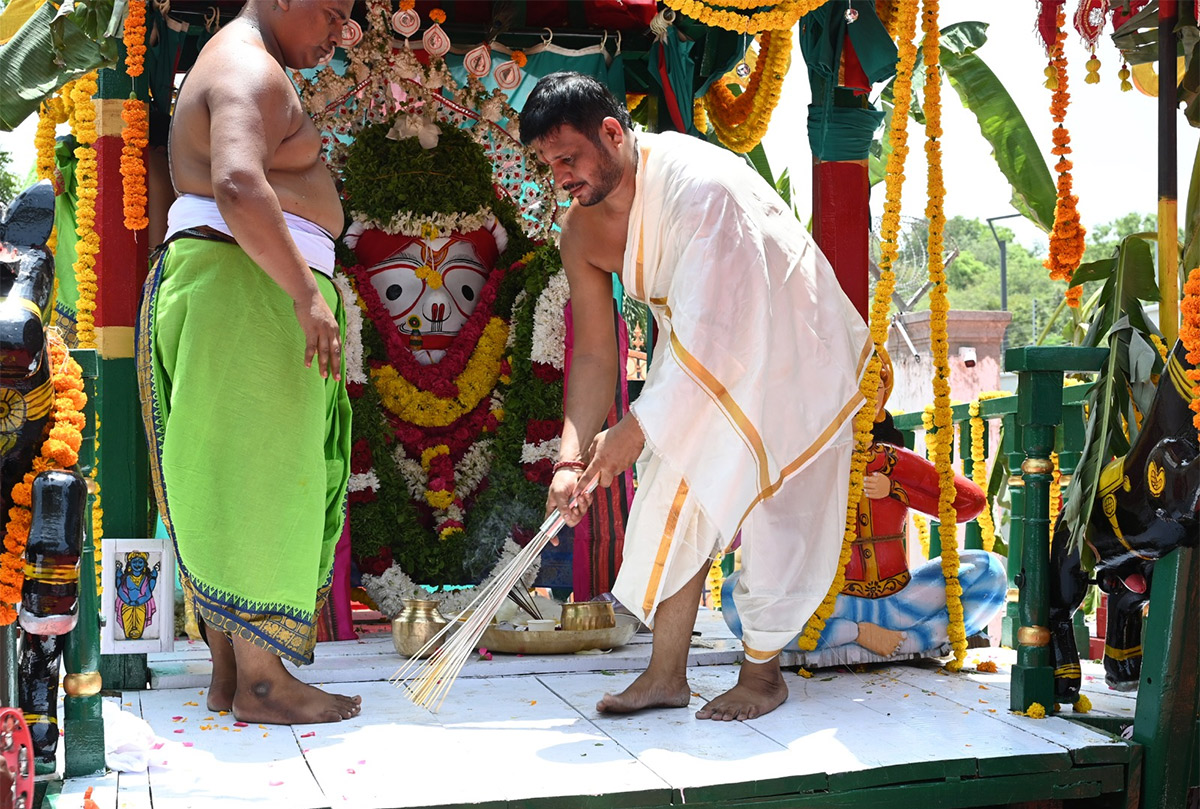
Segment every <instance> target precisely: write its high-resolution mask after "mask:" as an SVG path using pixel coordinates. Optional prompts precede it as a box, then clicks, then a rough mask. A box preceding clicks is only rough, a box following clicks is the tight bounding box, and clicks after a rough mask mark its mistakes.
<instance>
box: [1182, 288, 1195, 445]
mask: <svg viewBox="0 0 1200 809" xmlns="http://www.w3.org/2000/svg"><path fill="white" fill-rule="evenodd" d="M1179 311H1180V313H1181V314H1182V317H1181V318H1180V324H1179V339H1180V340H1182V341H1183V347H1184V348H1186V349H1187V361H1188V362H1190V363H1191V364H1192V366H1193V367H1192V368H1190V369H1188V371H1187V378H1188V379H1189V380H1191V383H1192V401H1191V403H1190V404H1189V405H1188V407H1190V408H1191V409H1192V412H1194V413H1195V414H1196V415H1194V416H1193V417H1192V425H1193V426H1194V427H1195V428H1196V432H1197V434H1200V267H1197V268H1195V269H1193V270H1192V271H1191V272H1190V273H1188V280H1187V283H1186V284H1184V286H1183V301H1182V302H1181V303H1180V305H1179Z"/></svg>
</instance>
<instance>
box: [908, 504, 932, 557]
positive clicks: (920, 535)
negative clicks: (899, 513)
mask: <svg viewBox="0 0 1200 809" xmlns="http://www.w3.org/2000/svg"><path fill="white" fill-rule="evenodd" d="M912 518H913V525H914V526H915V527H916V529H917V542H919V543H920V544H921V553H923V554H925V558H926V559H928V558H929V520H928V519H927V518H926V517H925V515H924V514H921V513H920V512H917V511H914V512H913V513H912Z"/></svg>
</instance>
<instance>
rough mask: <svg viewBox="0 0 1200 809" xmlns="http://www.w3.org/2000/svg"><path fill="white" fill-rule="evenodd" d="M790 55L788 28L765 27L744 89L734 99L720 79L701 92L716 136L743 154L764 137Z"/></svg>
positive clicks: (785, 73) (777, 102) (790, 40)
mask: <svg viewBox="0 0 1200 809" xmlns="http://www.w3.org/2000/svg"><path fill="white" fill-rule="evenodd" d="M791 55H792V32H791V30H789V29H781V30H773V31H767V32H765V33H763V35H762V53H761V54H759V58H758V61H757V62H756V64H755V66H754V67H755V69H754V75H753V77H752V78H751V79H750V83H749V84H748V85H747V86H746V91H745V92H744V93H742V94H741V95H740V96H738V97H737V98H736V99H735V98H734V97H733V93H731V92H730V91H729V88H728V87H726V86H725V83H724V82H723V81H715V82H713V83H712V86H711V87H709V90H708V92H707V93H705V95H704V103H705V107H706V108H707V110H708V116H709V119H710V120H711V121H712V125H713V129H714V130H716V133H717V137H718V138H719V139H720V141H721V143H723V144H725V146H726V147H728V148H729V149H731V150H733V151H735V152H738V153H739V154H745V153H746V152H749V151H750V150H751V149H753V148H754V147H755V146H757V145H758V144H759V142H760V141H761V140H762V139H763V135H765V134H766V133H767V126H768V125H769V124H770V123H771V115H772V114H773V113H774V112H775V107H776V106H778V105H779V98H780V95H781V93H782V92H783V80H784V77H786V76H787V71H788V66H789V64H790V60H791Z"/></svg>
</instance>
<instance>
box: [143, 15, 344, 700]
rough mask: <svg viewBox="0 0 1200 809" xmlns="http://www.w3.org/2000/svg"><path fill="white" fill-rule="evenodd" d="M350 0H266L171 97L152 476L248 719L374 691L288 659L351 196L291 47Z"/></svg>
mask: <svg viewBox="0 0 1200 809" xmlns="http://www.w3.org/2000/svg"><path fill="white" fill-rule="evenodd" d="M353 5H354V4H353V2H352V0H273V1H272V0H252V1H251V2H248V3H246V5H245V8H244V10H243V11H242V13H241V14H240V15H239V16H238V17H237V18H236V19H235V20H233V21H232V22H230V23H229V24H228V25H226V26H225V27H224V28H222V29H221V31H220V32H219V33H218V34H217V35H216V36H215V37H214V38H213V39H212V40H211V41H210V42H209V43H208V44H207V45H206V46H205V47H204V49H203V51H202V52H201V53H200V55H199V57H198V59H197V60H196V64H195V67H193V68H192V70H191V72H190V73H189V74H188V77H187V80H186V82H185V83H184V86H183V88H182V90H181V92H180V94H179V99H178V103H177V104H176V108H175V117H174V122H173V124H172V131H171V141H170V162H171V174H172V181H173V183H174V186H175V190H176V191H177V192H178V194H179V195H180V196H179V198H178V199H177V200H176V201H175V203H174V204H173V205H172V208H171V213H170V216H169V220H168V236H167V247H166V250H165V252H163V253H162V255H161V257H160V258H159V259H158V260H157V261H156V262H155V264H154V267H153V268H152V269H151V273H150V277H149V279H148V280H147V283H146V291H145V294H144V296H143V302H142V312H141V317H140V321H139V336H138V371H139V377H140V380H141V384H142V402H143V412H144V415H145V420H146V428H147V435H148V436H149V437H150V442H151V463H152V471H153V477H154V483H155V490H156V494H157V497H158V504H159V509H160V513H161V515H162V517H163V521H164V523H165V524H166V526H167V528H168V530H169V532H170V534H171V536H172V538H173V539H174V541H175V547H176V550H177V551H178V558H179V564H180V570H181V573H182V579H183V582H184V590H185V594H186V597H187V598H188V599H189V601H190V603H191V606H192V607H193V609H194V611H195V614H196V616H197V618H198V619H200V620H202V622H203V625H204V627H205V636H206V640H207V642H208V645H209V648H210V649H211V651H212V660H213V673H212V683H211V686H210V688H209V690H208V707H209V709H210V710H214V711H216V710H232V711H233V714H234V716H236V717H237V718H238V719H239V720H242V721H245V722H270V723H278V724H300V723H310V722H336V721H340V720H342V719H348V718H350V717H352V716H355V715H356V714H358V712H359V710H360V702H361V700H360V698H359V697H357V696H356V697H346V696H341V695H337V694H327V693H325V692H324V691H321V690H319V689H317V688H314V687H313V686H310V685H306V684H304V683H302V682H300V681H299V680H297V679H296V678H295V677H293V676H292V675H291V673H290V672H289V671H288V670H287V669H286V668H285V667H284V665H283V659H284V658H286V659H287V660H288V661H290V662H292V663H296V664H301V663H309V662H312V652H313V647H314V645H315V642H316V626H315V621H314V618H315V616H316V613H317V611H318V610H319V609H320V607H321V604H322V603H323V602H324V599H325V598H326V597H327V596H328V593H329V583H330V573H331V569H332V563H333V551H334V547H335V545H336V543H337V540H338V538H339V537H340V535H341V532H342V525H343V519H344V514H345V506H344V503H345V496H346V483H347V480H348V477H349V454H350V403H349V399H348V398H347V395H346V389H345V384H344V383H343V382H342V372H343V362H342V350H341V345H342V335H343V334H344V329H345V326H344V323H345V318H344V312H343V310H342V304H341V300H340V298H339V296H338V293H337V291H336V289H335V287H334V286H333V284H332V282H331V280H330V278H331V276H332V273H333V239H334V237H335V236H336V235H337V234H339V233H340V232H341V229H342V222H343V219H342V208H341V204H340V201H339V199H338V194H337V190H336V188H335V187H334V182H333V179H332V177H331V176H330V174H329V172H328V170H327V169H326V168H325V166H324V165H322V163H321V162H320V159H319V150H320V145H321V139H320V134H319V133H318V131H317V129H316V127H315V126H314V125H313V123H312V121H311V120H310V119H309V118H308V116H307V115H306V114H305V111H304V109H303V107H302V106H301V104H300V100H299V98H298V96H297V95H296V91H295V90H294V89H293V87H292V84H291V82H290V81H289V79H288V76H287V74H286V73H285V65H286V66H287V67H291V68H303V67H312V66H314V65H316V64H318V63H320V62H321V61H322V60H323V59H325V58H327V57H328V56H330V55H332V52H333V48H334V46H335V45H336V44H337V43H338V42H339V40H340V38H341V32H342V27H343V25H344V24H345V22H346V20H347V18H348V16H349V14H350V12H351V10H352V8H353ZM314 358H315V359H316V367H315V368H314V367H313V359H314Z"/></svg>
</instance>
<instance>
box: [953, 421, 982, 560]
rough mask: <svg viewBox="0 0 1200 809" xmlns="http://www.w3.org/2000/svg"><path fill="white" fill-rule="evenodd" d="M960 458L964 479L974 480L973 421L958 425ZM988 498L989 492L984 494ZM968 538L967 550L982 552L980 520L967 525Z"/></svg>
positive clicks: (965, 546)
mask: <svg viewBox="0 0 1200 809" xmlns="http://www.w3.org/2000/svg"><path fill="white" fill-rule="evenodd" d="M958 433H959V434H958V456H959V457H960V458H962V468H963V477H965V478H967V479H968V480H971V479H972V477H971V476H972V475H973V474H974V473H975V461H974V460H972V458H971V420H970V419H969V418H968V419H967V420H965V421H963V422H961V423H960V424H959V425H958ZM987 453H988V431H987V421H986V420H985V421H984V427H983V457H984V458H986V457H987ZM983 495H984V497H985V498H986V497H987V491H984V493H983ZM966 531H967V533H966V538H965V540H964V542H963V547H964V548H966V549H967V550H969V551H970V550H981V549H982V548H983V531H982V530H980V528H979V521H978V520H971V521H969V522H968V523H967V529H966Z"/></svg>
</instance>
